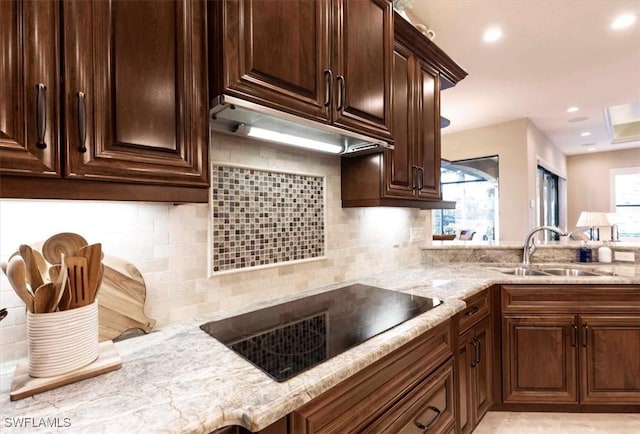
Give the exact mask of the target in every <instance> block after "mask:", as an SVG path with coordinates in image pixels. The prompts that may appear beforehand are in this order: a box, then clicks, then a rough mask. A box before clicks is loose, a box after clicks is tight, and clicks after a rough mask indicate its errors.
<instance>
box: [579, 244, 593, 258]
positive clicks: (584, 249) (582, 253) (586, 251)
mask: <svg viewBox="0 0 640 434" xmlns="http://www.w3.org/2000/svg"><path fill="white" fill-rule="evenodd" d="M578 261H580V262H591V249H590V248H589V246H587V242H586V241H583V242H582V245H581V246H580V249H579V250H578Z"/></svg>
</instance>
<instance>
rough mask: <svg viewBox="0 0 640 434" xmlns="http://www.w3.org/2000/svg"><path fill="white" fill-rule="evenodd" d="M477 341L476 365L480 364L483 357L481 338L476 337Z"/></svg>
mask: <svg viewBox="0 0 640 434" xmlns="http://www.w3.org/2000/svg"><path fill="white" fill-rule="evenodd" d="M474 339H475V341H476V366H478V365H479V364H480V358H481V357H482V348H481V344H480V339H478V338H474Z"/></svg>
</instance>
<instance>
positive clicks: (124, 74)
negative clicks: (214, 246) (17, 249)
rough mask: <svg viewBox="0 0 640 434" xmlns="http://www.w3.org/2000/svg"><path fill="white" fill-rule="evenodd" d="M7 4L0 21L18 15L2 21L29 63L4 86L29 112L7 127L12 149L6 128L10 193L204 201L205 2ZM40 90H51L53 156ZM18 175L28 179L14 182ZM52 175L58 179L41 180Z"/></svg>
mask: <svg viewBox="0 0 640 434" xmlns="http://www.w3.org/2000/svg"><path fill="white" fill-rule="evenodd" d="M0 7H3V8H9V9H11V11H10V12H11V14H10V15H9V17H7V14H4V13H3V14H2V20H12V21H11V22H10V23H9V24H10V25H12V27H11V31H7V30H6V29H5V27H4V26H3V30H2V32H3V35H2V42H1V43H2V44H3V49H5V48H4V45H9V44H13V45H15V46H16V48H18V49H17V50H15V53H16V54H15V57H16V61H18V60H20V58H21V57H24V58H25V59H24V61H23V62H22V63H17V66H15V67H13V69H11V70H9V69H7V70H6V71H2V80H0V81H2V82H3V83H5V82H6V81H9V83H21V85H20V86H17V87H19V89H20V92H19V93H18V92H17V91H16V95H15V96H14V97H13V98H11V99H10V101H9V102H7V104H8V103H12V104H13V105H14V106H17V107H19V108H20V110H19V111H17V110H14V112H15V113H18V114H17V115H15V119H13V120H14V122H13V125H15V126H14V127H13V129H12V130H9V133H10V132H11V131H14V133H13V135H14V136H15V137H11V138H12V139H14V141H15V144H5V143H6V142H5V140H6V139H5V137H4V136H5V135H8V134H7V133H6V132H5V133H3V139H2V141H3V142H2V145H3V146H2V148H0V162H1V163H2V164H1V166H2V168H1V169H0V170H1V173H2V175H3V177H2V180H1V181H2V195H3V197H33V198H38V197H47V198H70V199H76V198H77V199H120V200H161V201H197V202H204V201H207V199H208V194H207V187H208V162H207V159H208V141H209V130H208V126H209V123H208V100H207V75H206V66H207V62H206V59H207V51H206V50H207V46H206V10H205V8H206V5H205V2H204V1H188V0H185V1H162V2H156V1H151V0H143V1H142V0H141V1H135V2H129V1H109V2H107V1H64V2H2V6H0ZM62 23H64V25H63V24H62ZM22 27H24V29H25V30H26V31H25V32H23V34H24V43H25V45H24V48H23V49H20V44H21V43H22V42H21V40H20V38H19V36H18V35H20V34H21V32H20V29H21V28H22ZM30 33H33V35H31V34H30ZM58 35H59V36H58ZM12 38H15V39H17V41H15V42H14V41H13V39H12ZM16 44H17V45H16ZM22 65H24V66H22ZM59 65H64V66H63V68H62V69H61V68H59ZM58 76H59V77H60V78H61V80H60V82H61V87H60V88H58V87H57V84H58V80H57V77H58ZM5 77H7V78H8V80H5V79H4V78H5ZM39 83H42V84H44V85H45V86H46V91H45V92H44V93H45V96H46V110H45V113H46V114H45V116H46V120H47V122H46V133H45V140H44V141H45V142H46V143H47V146H46V148H44V149H40V147H39V145H38V142H39V139H38V137H37V132H38V128H39V125H37V124H38V121H37V120H36V119H37V115H38V116H39V113H40V111H41V108H40V105H39V102H38V94H37V92H36V85H38V84H39ZM0 86H2V85H0ZM3 92H5V90H3ZM1 104H5V99H4V98H3V102H2V103H1ZM58 112H59V113H60V116H58ZM3 119H4V116H3ZM34 120H36V121H34ZM60 132H63V133H62V134H60ZM11 147H13V148H17V149H16V150H14V149H11ZM20 150H22V151H20ZM20 152H22V154H20ZM16 155H17V156H16ZM34 160H36V161H40V163H39V164H40V166H38V165H37V164H36V163H34ZM27 163H29V165H27ZM18 173H19V174H20V175H27V176H23V177H18V176H15V177H14V176H5V175H7V174H11V175H14V174H18ZM43 176H50V177H52V178H51V179H47V183H46V184H44V183H43V180H42V177H43ZM53 177H55V179H54V178H53ZM105 181H106V183H105ZM99 182H102V183H105V184H99ZM154 187H157V188H154Z"/></svg>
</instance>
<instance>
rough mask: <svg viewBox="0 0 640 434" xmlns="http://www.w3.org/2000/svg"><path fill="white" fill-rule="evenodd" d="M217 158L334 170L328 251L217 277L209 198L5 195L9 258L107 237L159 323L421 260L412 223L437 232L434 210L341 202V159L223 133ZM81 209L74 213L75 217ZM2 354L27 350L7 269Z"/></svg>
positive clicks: (107, 246) (0, 214)
mask: <svg viewBox="0 0 640 434" xmlns="http://www.w3.org/2000/svg"><path fill="white" fill-rule="evenodd" d="M211 156H212V160H213V161H214V162H218V163H221V162H228V163H234V164H242V165H248V166H253V167H257V168H262V169H271V170H281V171H290V172H301V173H311V174H317V175H324V176H326V185H327V223H328V224H327V254H326V259H324V260H318V261H313V262H307V263H300V264H295V265H293V264H291V265H280V266H276V267H273V268H266V269H262V270H253V271H241V272H237V273H234V274H227V275H220V276H216V277H208V272H207V270H208V256H207V255H208V244H209V243H208V233H209V230H208V229H209V222H210V220H209V207H208V205H207V204H199V205H196V204H186V205H171V204H151V203H133V202H132V203H124V202H88V201H26V200H0V260H4V261H6V260H7V259H8V257H9V255H10V254H11V253H12V252H13V251H15V250H16V249H17V247H18V246H19V245H20V244H22V243H33V242H36V241H39V240H44V239H46V238H48V237H49V236H51V235H53V234H55V233H58V232H66V231H71V232H77V233H80V234H82V235H83V236H84V237H85V238H86V239H87V241H89V242H90V243H93V242H102V243H103V249H104V251H105V252H106V253H109V254H112V255H116V256H120V257H123V258H125V259H127V260H129V261H131V262H133V263H134V264H135V265H136V266H137V267H138V268H139V269H140V270H141V271H142V274H143V276H144V278H145V282H146V285H147V303H146V313H147V314H148V315H149V316H150V317H152V318H154V319H156V320H157V321H158V326H160V327H161V326H163V325H165V324H168V323H171V322H175V321H180V320H183V319H186V318H192V317H195V316H197V315H201V314H204V313H208V312H218V311H228V310H233V309H237V308H240V307H243V306H246V305H248V304H254V303H257V302H261V301H267V300H272V299H274V298H276V297H279V296H283V295H287V294H291V293H295V292H297V291H302V290H305V289H310V288H316V287H320V286H324V285H327V284H331V283H335V282H341V281H344V280H348V279H357V278H358V277H361V276H365V275H370V274H375V273H378V272H384V271H388V270H392V269H394V268H397V267H400V266H404V265H413V264H418V263H419V262H420V259H421V255H420V253H421V250H420V247H419V246H420V245H422V244H423V242H415V243H410V242H409V230H410V228H412V227H416V228H422V229H423V230H424V232H425V234H427V233H430V226H431V224H430V214H429V212H428V211H420V210H412V209H411V210H410V209H406V208H351V209H343V208H342V207H341V203H340V157H337V156H329V155H326V154H319V153H313V152H306V153H305V152H304V151H291V150H287V148H284V147H278V146H270V145H260V144H257V143H256V142H252V141H249V140H247V139H240V138H234V137H231V136H223V135H219V136H216V137H214V138H213V143H212V152H211ZM70 215H71V216H73V218H69V217H68V216H70ZM0 274H1V277H0V306H1V307H7V308H9V315H8V317H7V318H5V319H4V320H3V321H2V324H0V360H1V361H4V360H12V359H15V358H19V357H24V356H26V342H25V339H26V327H25V309H24V304H23V303H22V302H21V301H20V300H19V299H18V297H17V296H16V295H15V294H14V292H13V291H12V290H11V289H10V287H9V284H8V282H7V279H6V277H5V276H4V274H2V273H0Z"/></svg>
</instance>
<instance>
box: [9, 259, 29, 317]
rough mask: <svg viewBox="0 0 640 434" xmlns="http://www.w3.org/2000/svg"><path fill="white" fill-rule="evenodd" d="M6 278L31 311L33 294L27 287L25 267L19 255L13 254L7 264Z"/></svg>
mask: <svg viewBox="0 0 640 434" xmlns="http://www.w3.org/2000/svg"><path fill="white" fill-rule="evenodd" d="M7 279H8V280H9V283H10V284H11V286H12V287H13V290H14V291H15V292H16V294H18V297H20V299H21V300H22V301H24V304H25V305H26V306H27V309H29V311H31V312H33V294H31V292H30V291H29V289H28V288H27V267H26V266H25V264H24V260H23V259H22V257H21V256H14V257H13V258H11V260H9V263H8V264H7Z"/></svg>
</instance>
